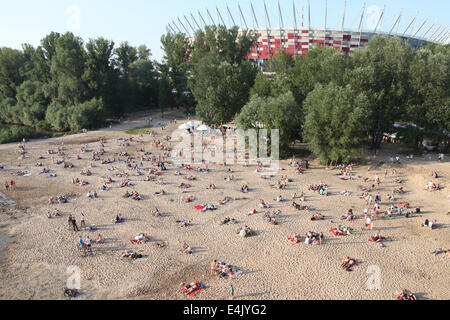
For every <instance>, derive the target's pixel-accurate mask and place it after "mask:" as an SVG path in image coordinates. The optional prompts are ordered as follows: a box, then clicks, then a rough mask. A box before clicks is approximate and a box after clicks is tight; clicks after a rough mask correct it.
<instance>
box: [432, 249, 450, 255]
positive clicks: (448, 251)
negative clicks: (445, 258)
mask: <svg viewBox="0 0 450 320" xmlns="http://www.w3.org/2000/svg"><path fill="white" fill-rule="evenodd" d="M441 253H446V254H447V255H449V253H450V249H442V248H437V249H436V250H434V251H433V252H432V254H434V255H435V256H437V255H438V254H441Z"/></svg>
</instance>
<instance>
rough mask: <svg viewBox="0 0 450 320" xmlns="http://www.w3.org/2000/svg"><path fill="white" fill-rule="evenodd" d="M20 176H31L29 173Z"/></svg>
mask: <svg viewBox="0 0 450 320" xmlns="http://www.w3.org/2000/svg"><path fill="white" fill-rule="evenodd" d="M22 177H31V173H25V174H24V175H23V176H22Z"/></svg>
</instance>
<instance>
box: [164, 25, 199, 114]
mask: <svg viewBox="0 0 450 320" xmlns="http://www.w3.org/2000/svg"><path fill="white" fill-rule="evenodd" d="M161 44H162V49H163V50H164V58H163V64H162V65H161V66H160V70H161V71H162V72H163V73H165V74H167V79H168V81H169V84H170V87H171V88H173V89H174V91H173V94H174V97H173V100H174V102H175V104H176V105H177V106H182V107H186V108H188V109H191V108H192V107H193V106H194V103H193V101H192V99H190V98H189V97H190V95H188V94H185V93H187V92H188V91H189V88H188V85H187V79H188V76H187V73H188V69H189V66H188V64H189V55H190V50H191V47H190V45H189V40H188V39H187V38H186V36H185V35H183V34H181V33H177V34H175V35H172V34H170V33H168V34H166V35H163V36H162V37H161Z"/></svg>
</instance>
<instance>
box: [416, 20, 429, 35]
mask: <svg viewBox="0 0 450 320" xmlns="http://www.w3.org/2000/svg"><path fill="white" fill-rule="evenodd" d="M427 22H428V17H426V18H425V21H424V22H423V23H422V25H421V26H420V27H419V29H417V31H416V32H415V33H414V35H413V38H415V37H416V35H417V34H418V33H419V31H420V30H422V28H423V26H424V25H426V24H427Z"/></svg>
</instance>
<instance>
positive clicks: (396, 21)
mask: <svg viewBox="0 0 450 320" xmlns="http://www.w3.org/2000/svg"><path fill="white" fill-rule="evenodd" d="M402 14H403V9H402V11H400V14H399V15H398V18H397V20H395V23H394V24H393V25H392V28H391V30H390V31H389V36H390V35H391V33H392V31H393V30H394V28H395V26H396V25H397V23H399V21H400V18H401V17H402Z"/></svg>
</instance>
